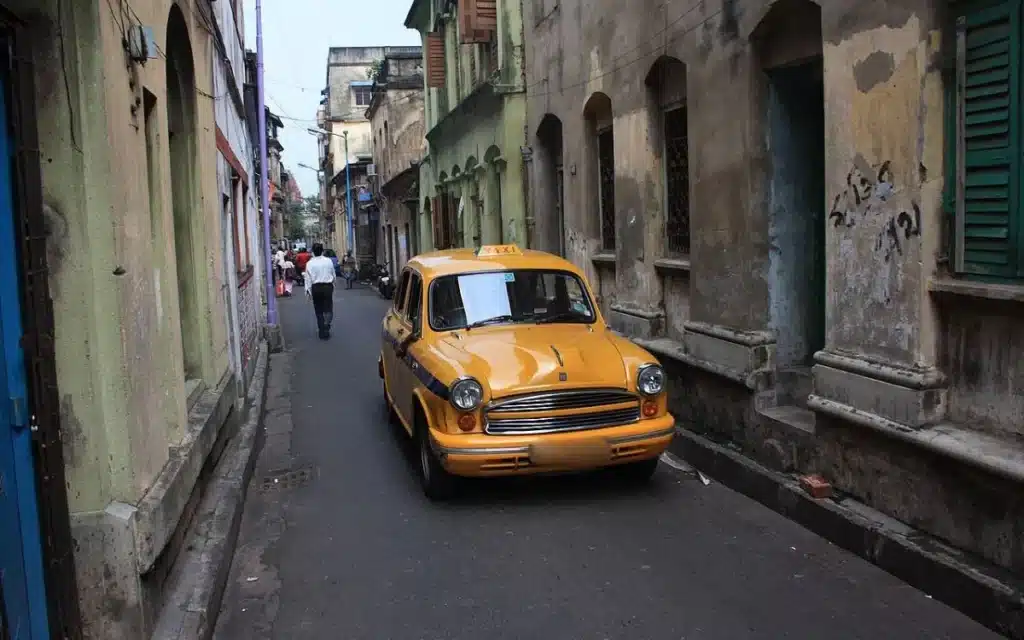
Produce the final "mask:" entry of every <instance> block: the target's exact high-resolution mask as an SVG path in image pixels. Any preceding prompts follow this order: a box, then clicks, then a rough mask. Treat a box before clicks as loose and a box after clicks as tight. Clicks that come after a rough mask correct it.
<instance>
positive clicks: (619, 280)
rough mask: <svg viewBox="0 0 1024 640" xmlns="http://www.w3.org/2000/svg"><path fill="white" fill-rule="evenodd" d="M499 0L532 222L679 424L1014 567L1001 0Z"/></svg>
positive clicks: (1006, 67) (1010, 262) (1006, 105)
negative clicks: (577, 269) (653, 371)
mask: <svg viewBox="0 0 1024 640" xmlns="http://www.w3.org/2000/svg"><path fill="white" fill-rule="evenodd" d="M524 5H525V18H524V19H525V28H526V31H527V38H528V42H529V43H530V46H529V48H528V53H527V73H526V76H527V77H526V85H527V87H528V101H529V103H528V104H529V110H528V113H529V124H528V132H529V135H530V141H529V146H530V148H531V150H532V165H531V169H530V171H531V185H532V189H531V200H532V207H533V210H534V211H535V212H536V218H537V237H538V242H539V244H540V247H541V248H545V249H548V250H552V251H555V252H564V254H565V255H566V256H567V257H569V258H570V259H572V260H573V261H574V262H576V263H577V264H580V265H581V266H583V267H584V268H586V269H587V270H588V272H589V273H590V274H591V277H592V282H593V284H594V286H595V288H596V289H597V291H598V295H599V296H600V303H601V307H602V309H603V310H604V311H605V313H606V315H607V316H608V317H609V318H610V320H611V322H612V324H613V325H614V326H615V327H616V328H617V329H618V330H620V331H622V332H623V333H625V334H627V335H629V336H631V337H633V338H634V339H636V340H637V341H638V342H641V343H643V344H644V345H645V346H648V347H649V348H651V349H652V350H653V351H655V352H657V353H658V354H660V355H661V356H662V357H663V359H664V361H665V363H666V365H667V367H668V370H669V372H670V374H671V385H672V386H671V391H672V404H673V409H674V412H675V414H676V415H677V416H678V417H679V419H680V423H681V425H682V426H684V427H685V428H686V429H690V430H693V431H697V432H700V433H702V434H706V435H710V436H713V437H714V438H718V439H725V440H729V441H731V442H733V443H734V444H736V445H738V446H739V448H741V449H742V450H743V451H744V452H746V453H747V454H748V455H750V456H752V457H754V458H756V459H758V460H759V461H761V462H762V463H766V464H768V465H770V466H772V467H774V468H776V469H780V470H787V471H800V472H818V473H821V474H823V475H824V476H825V477H827V478H828V479H829V480H830V481H831V482H832V483H833V485H834V486H835V487H836V488H837V489H839V490H841V491H843V492H846V493H847V494H849V495H852V496H854V497H855V498H856V499H858V500H860V501H862V502H864V503H866V504H868V505H869V506H871V507H873V508H875V509H877V510H878V511H881V512H883V513H885V514H888V515H889V516H893V517H895V518H897V519H899V520H901V521H903V522H905V523H908V524H910V525H912V526H914V527H917V528H918V529H920V530H923V531H926V532H928V533H930V534H932V535H934V536H936V537H938V538H940V539H943V540H945V541H947V542H949V543H952V544H953V545H954V546H956V547H959V548H961V549H965V550H968V551H970V552H972V553H973V554H976V555H977V556H980V557H982V558H984V559H985V560H987V561H988V562H990V563H993V564H995V565H999V566H1000V567H1003V568H1006V569H1010V570H1012V571H1015V572H1017V573H1024V528H1022V527H1024V502H1022V501H1021V499H1020V496H1021V495H1022V489H1024V428H1022V425H1024V405H1022V404H1021V403H1022V400H1021V398H1022V395H1021V393H1020V390H1021V389H1022V388H1024V378H1022V377H1021V376H1022V373H1021V371H1022V370H1021V368H1020V367H1019V366H1017V365H1016V364H1014V363H1018V362H1020V361H1021V360H1022V358H1024V324H1022V323H1021V322H1020V320H1019V318H1020V310H1021V304H1024V213H1022V212H1024V207H1022V202H1021V200H1020V197H1021V196H1020V195H1019V194H1020V179H1021V178H1020V176H1021V164H1020V163H1021V162H1022V160H1021V152H1020V149H1021V147H1020V143H1021V139H1020V136H1021V120H1020V112H1019V105H1020V104H1021V99H1022V97H1021V95H1020V93H1019V91H1020V87H1021V86H1022V85H1021V73H1022V69H1021V67H1020V64H1019V60H1020V55H1019V51H1020V38H1021V35H1022V34H1021V22H1020V12H1021V3H1020V2H1019V1H1018V0H1009V1H1007V2H994V3H989V6H988V7H987V8H985V9H983V10H977V9H969V8H964V5H963V3H947V2H940V1H939V0H912V1H908V2H890V3H865V2H854V1H852V0H849V1H847V0H837V1H834V2H821V3H815V2H812V1H810V0H777V1H775V2H772V1H769V0H749V1H743V2H732V1H725V0H719V1H717V2H715V1H712V2H704V3H691V4H679V3H660V2H643V3H640V4H639V5H633V4H630V5H629V8H628V9H627V8H626V5H625V4H623V3H621V2H616V1H613V0H599V1H598V2H596V3H595V2H588V3H585V2H582V0H529V1H527V2H525V3H524ZM609 16H615V18H614V19H611V18H610V17H609ZM958 23H959V24H960V25H961V27H960V28H961V31H957V24H958ZM428 55H429V54H428ZM428 73H429V66H428ZM958 78H959V79H960V80H959V85H958V82H957V79H958ZM958 86H959V88H958ZM432 153H433V148H432ZM954 478H955V480H953V479H954Z"/></svg>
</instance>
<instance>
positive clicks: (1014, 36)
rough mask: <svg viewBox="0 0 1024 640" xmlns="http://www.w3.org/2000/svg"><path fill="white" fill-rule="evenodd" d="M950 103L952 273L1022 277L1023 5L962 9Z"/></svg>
mask: <svg viewBox="0 0 1024 640" xmlns="http://www.w3.org/2000/svg"><path fill="white" fill-rule="evenodd" d="M952 13H953V16H952V17H953V18H954V20H955V43H956V44H955V52H956V63H955V71H956V75H955V80H954V81H953V82H949V83H947V86H948V87H950V91H949V92H948V94H947V95H948V98H949V102H950V108H949V109H947V113H948V115H949V116H950V120H949V123H948V126H947V138H946V139H947V142H948V144H947V151H948V159H947V163H946V168H947V178H946V186H947V194H946V196H947V198H946V201H947V208H948V209H950V210H951V213H952V214H953V233H952V237H951V240H952V244H953V246H952V249H953V266H954V270H955V271H956V272H958V273H960V274H964V275H966V276H974V277H979V278H982V279H993V280H1007V279H1013V280H1016V279H1020V278H1022V277H1024V215H1022V213H1021V193H1020V189H1021V171H1022V170H1024V165H1022V163H1021V144H1020V136H1021V131H1020V126H1021V115H1022V114H1021V100H1022V98H1024V96H1022V95H1021V76H1022V73H1021V71H1022V69H1021V61H1020V56H1021V49H1020V41H1021V19H1020V18H1021V0H998V1H994V2H993V1H988V2H974V3H957V4H956V5H954V6H953V10H952Z"/></svg>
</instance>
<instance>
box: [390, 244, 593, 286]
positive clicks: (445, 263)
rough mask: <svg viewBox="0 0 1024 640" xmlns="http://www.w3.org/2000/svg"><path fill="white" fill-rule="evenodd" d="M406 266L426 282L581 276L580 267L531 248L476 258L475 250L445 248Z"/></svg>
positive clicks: (417, 257)
mask: <svg viewBox="0 0 1024 640" xmlns="http://www.w3.org/2000/svg"><path fill="white" fill-rule="evenodd" d="M408 266H409V267H411V268H413V269H415V270H416V271H418V272H419V273H420V274H421V275H422V276H423V278H424V279H426V280H432V279H434V278H439V277H441V276H449V275H456V274H460V273H474V272H478V271H508V270H515V269H546V270H551V271H568V272H570V273H574V274H576V275H578V276H580V277H582V276H583V273H582V272H581V271H580V270H579V268H578V267H577V266H576V265H574V264H573V263H571V262H569V261H568V260H566V259H565V258H561V257H559V256H556V255H554V254H551V253H548V252H546V251H537V250H534V249H523V250H520V251H519V252H517V253H513V254H505V255H490V256H478V255H477V252H476V249H446V250H444V251H433V252H430V253H422V254H420V255H418V256H416V257H414V258H413V259H411V260H409V262H408Z"/></svg>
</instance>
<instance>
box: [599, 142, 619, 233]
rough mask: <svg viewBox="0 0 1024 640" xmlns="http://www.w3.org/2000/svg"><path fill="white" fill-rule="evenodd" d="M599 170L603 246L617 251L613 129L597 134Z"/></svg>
mask: <svg viewBox="0 0 1024 640" xmlns="http://www.w3.org/2000/svg"><path fill="white" fill-rule="evenodd" d="M597 170H598V189H599V192H598V195H599V198H600V205H601V248H602V249H603V250H604V251H615V142H614V138H613V137H612V130H611V129H605V130H604V131H601V132H599V133H598V134H597Z"/></svg>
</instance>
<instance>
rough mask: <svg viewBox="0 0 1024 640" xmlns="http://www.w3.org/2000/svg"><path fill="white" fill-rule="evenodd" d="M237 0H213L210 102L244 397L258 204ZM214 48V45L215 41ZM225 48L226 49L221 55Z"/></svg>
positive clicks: (234, 355)
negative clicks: (216, 53)
mask: <svg viewBox="0 0 1024 640" xmlns="http://www.w3.org/2000/svg"><path fill="white" fill-rule="evenodd" d="M237 5H238V3H237V2H235V3H231V2H222V3H219V4H214V6H213V16H214V22H213V24H214V26H215V29H216V34H217V42H219V43H222V47H223V51H221V54H222V55H220V56H217V57H216V63H215V65H214V74H213V88H214V94H215V95H218V96H225V99H222V100H218V101H217V102H216V104H215V105H214V109H215V114H216V127H217V129H216V137H217V151H218V153H219V157H218V159H217V185H218V187H219V189H220V194H221V209H222V211H221V240H222V243H223V245H222V247H221V252H222V254H223V259H224V274H225V278H226V284H227V286H226V287H225V289H224V291H223V297H224V308H225V309H226V310H227V313H226V314H225V316H226V317H225V320H226V321H227V326H228V340H229V343H230V346H231V367H232V371H234V373H235V382H236V384H237V385H238V389H239V397H245V389H247V388H248V386H249V381H250V380H251V378H252V374H253V370H254V369H255V367H256V354H257V338H258V325H259V320H258V318H259V316H260V291H261V288H262V286H263V284H262V283H263V278H262V273H261V271H262V270H261V269H260V268H259V266H260V265H262V264H263V261H262V260H261V259H260V256H262V255H263V252H262V250H261V249H262V242H261V239H262V236H260V235H258V234H257V233H256V230H257V229H259V228H260V225H259V223H258V221H257V220H258V218H259V213H260V212H259V208H258V199H257V193H258V192H259V188H258V180H259V178H258V176H257V174H256V171H255V162H254V159H255V156H256V154H255V153H254V151H253V149H254V147H256V146H258V145H254V144H253V143H252V138H251V136H250V131H249V128H248V126H247V123H246V115H247V114H246V104H245V93H244V91H245V82H246V60H245V44H244V42H243V40H242V34H243V33H244V31H245V27H244V24H243V15H242V13H243V12H242V10H241V7H240V6H237ZM218 48H220V47H218ZM225 54H226V55H225Z"/></svg>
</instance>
